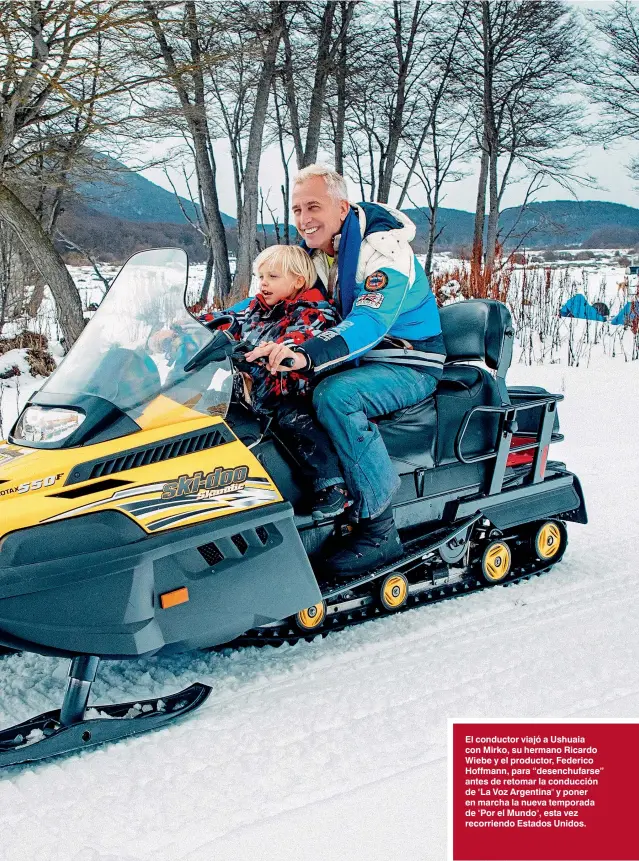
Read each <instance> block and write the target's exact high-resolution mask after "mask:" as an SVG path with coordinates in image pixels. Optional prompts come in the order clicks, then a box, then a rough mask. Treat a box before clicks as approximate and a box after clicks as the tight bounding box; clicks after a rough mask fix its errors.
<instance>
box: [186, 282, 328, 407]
mask: <svg viewBox="0 0 639 861" xmlns="http://www.w3.org/2000/svg"><path fill="white" fill-rule="evenodd" d="M224 313H225V314H228V313H231V314H233V316H234V317H235V319H236V321H237V323H238V326H237V327H233V334H234V335H235V339H236V340H237V341H243V342H244V343H246V344H249V345H250V346H252V347H257V346H258V344H266V343H267V342H268V341H275V342H276V343H278V344H287V345H289V346H293V345H297V344H303V343H304V341H308V339H309V338H313V337H314V336H315V335H317V334H318V333H319V332H322V331H323V330H324V329H330V328H331V326H334V325H335V324H336V323H338V322H339V319H340V318H339V315H338V313H337V309H336V308H335V306H334V305H333V303H332V302H329V301H328V299H326V297H325V296H324V294H323V293H322V292H321V290H319V289H318V288H317V287H309V288H307V289H306V290H303V291H302V292H301V293H298V295H297V296H296V297H295V298H294V299H284V300H282V301H281V302H278V303H277V305H273V306H272V307H270V306H269V305H267V304H266V302H265V301H264V299H263V297H262V295H261V293H258V295H257V296H255V298H254V299H252V300H251V302H250V304H249V305H248V306H247V307H246V308H245V309H244V310H242V311H237V312H234V311H233V309H230V310H229V311H225V312H224ZM216 316H217V315H216V314H203V315H202V316H201V317H200V320H202V321H203V322H209V321H210V320H213V319H214V318H215V317H216ZM248 370H249V373H250V375H251V378H252V380H253V391H252V394H251V399H252V402H253V406H254V407H255V408H256V409H258V410H262V411H269V410H271V409H273V408H274V407H275V406H277V401H278V399H279V398H281V397H282V396H288V395H306V394H308V391H309V379H308V377H307V376H306V374H304V373H299V372H297V371H289V372H288V373H286V374H270V373H269V372H268V371H267V370H266V367H265V364H264V363H262V362H260V363H256V362H251V363H250V364H249V365H248Z"/></svg>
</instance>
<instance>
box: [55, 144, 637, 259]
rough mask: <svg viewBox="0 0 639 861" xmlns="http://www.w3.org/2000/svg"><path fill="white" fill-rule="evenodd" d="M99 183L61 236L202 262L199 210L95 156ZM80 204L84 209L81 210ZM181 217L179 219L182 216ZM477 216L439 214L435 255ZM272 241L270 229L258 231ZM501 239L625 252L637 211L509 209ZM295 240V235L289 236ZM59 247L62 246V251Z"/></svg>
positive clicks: (573, 206)
mask: <svg viewBox="0 0 639 861" xmlns="http://www.w3.org/2000/svg"><path fill="white" fill-rule="evenodd" d="M94 158H96V159H97V163H98V168H97V169H96V171H95V174H96V178H95V179H92V180H91V181H87V180H86V177H82V178H78V180H77V181H76V184H75V191H76V192H77V196H78V197H77V198H76V200H75V201H72V200H69V201H68V203H67V205H66V212H65V217H64V224H63V230H64V232H65V233H66V234H67V235H68V236H69V237H70V238H71V239H72V240H73V241H74V242H76V243H77V244H78V245H79V246H80V247H82V248H85V249H87V250H88V251H90V252H92V253H93V254H95V255H97V256H98V257H101V258H102V259H108V260H113V261H114V262H115V261H117V260H122V259H126V257H127V256H128V255H129V254H132V253H133V252H134V251H136V250H139V249H140V248H148V247H149V246H150V245H162V244H172V245H179V246H180V247H184V248H185V249H187V250H188V251H189V254H190V256H191V257H192V259H193V260H194V261H195V260H197V261H199V260H203V259H205V250H204V246H203V242H202V239H201V237H200V236H199V234H197V233H196V232H195V231H194V230H193V229H192V227H191V226H190V225H189V224H188V221H187V219H186V218H185V216H184V212H186V213H187V214H188V215H189V217H194V215H195V213H196V210H197V207H196V206H194V205H193V203H191V201H189V200H186V199H185V198H179V202H178V199H176V196H175V195H174V194H173V192H170V191H167V190H166V189H164V188H161V187H160V186H159V185H157V184H156V183H154V182H151V181H150V180H148V179H145V177H143V176H140V174H138V173H136V172H135V171H133V170H131V169H130V168H128V167H126V166H125V165H124V164H122V163H121V162H118V161H116V160H115V159H113V158H110V157H109V156H106V155H103V154H94ZM78 200H80V201H82V202H81V203H79V202H78ZM181 207H183V209H184V212H183V211H182V208H181ZM404 212H405V213H406V214H407V215H408V216H409V217H410V218H411V219H412V220H413V221H414V222H415V224H416V227H417V235H416V239H415V243H414V247H415V250H416V251H417V252H418V253H419V252H423V251H425V249H426V242H427V236H428V227H429V222H428V210H427V209H416V208H413V209H405V210H404ZM474 218H475V216H474V213H472V212H467V211H465V210H461V209H448V208H441V209H440V210H439V212H438V220H437V230H438V239H437V244H436V248H437V249H438V250H452V251H456V250H458V249H460V248H465V249H468V248H469V247H470V245H471V244H472V236H473V224H474ZM222 220H223V222H224V225H225V227H226V231H227V240H228V243H229V250H230V252H231V253H235V252H236V249H237V221H236V219H235V218H233V217H231V216H230V215H227V214H226V213H222ZM263 229H264V230H265V231H266V235H267V237H268V240H269V242H274V241H275V231H274V228H273V225H266V226H265V228H262V226H261V225H260V226H258V235H259V236H260V238H261V237H262V230H263ZM499 229H500V236H501V237H502V238H503V241H504V244H505V246H506V247H507V248H514V247H524V248H528V249H530V248H575V247H585V248H606V247H607V248H628V247H631V246H634V245H637V244H639V209H635V208H634V207H632V206H624V205H622V204H619V203H606V202H604V201H599V200H586V201H577V200H552V201H542V202H539V203H530V204H528V206H527V207H525V208H522V207H521V206H517V207H511V208H509V209H505V210H504V211H503V212H502V213H501V216H500V219H499ZM292 234H293V235H295V234H294V230H292ZM61 247H62V246H61Z"/></svg>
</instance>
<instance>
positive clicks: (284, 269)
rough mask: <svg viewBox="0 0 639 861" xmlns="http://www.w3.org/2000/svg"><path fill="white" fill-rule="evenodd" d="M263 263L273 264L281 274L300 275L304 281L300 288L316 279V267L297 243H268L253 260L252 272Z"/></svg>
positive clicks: (257, 272)
mask: <svg viewBox="0 0 639 861" xmlns="http://www.w3.org/2000/svg"><path fill="white" fill-rule="evenodd" d="M265 263H270V264H271V265H272V266H275V267H276V268H277V269H278V270H279V271H280V272H281V274H282V275H288V274H289V273H292V274H293V275H301V276H302V278H303V279H304V281H305V287H302V290H304V289H306V288H308V287H312V286H313V285H314V284H315V281H316V280H317V269H316V268H315V264H314V263H313V261H312V260H311V258H310V256H309V255H308V254H307V253H306V251H304V249H303V248H300V247H299V245H270V246H269V247H268V248H265V249H264V251H261V252H260V253H259V254H258V255H257V257H256V258H255V260H254V262H253V272H254V273H255V274H256V275H259V271H260V269H261V267H262V266H264V264H265Z"/></svg>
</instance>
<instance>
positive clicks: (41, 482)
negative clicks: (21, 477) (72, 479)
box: [0, 472, 64, 496]
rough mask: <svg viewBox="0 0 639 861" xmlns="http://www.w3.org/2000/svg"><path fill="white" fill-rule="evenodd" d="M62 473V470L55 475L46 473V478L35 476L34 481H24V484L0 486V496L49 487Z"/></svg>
mask: <svg viewBox="0 0 639 861" xmlns="http://www.w3.org/2000/svg"><path fill="white" fill-rule="evenodd" d="M63 475H64V473H63V472H59V473H58V474H57V475H47V477H46V478H36V480H35V481H25V483H24V484H19V485H18V486H17V487H6V488H4V489H2V488H0V496H7V495H8V494H9V493H28V492H29V491H30V490H40V488H41V487H51V486H52V485H54V484H55V483H56V481H59V480H60V479H61V478H62V476H63Z"/></svg>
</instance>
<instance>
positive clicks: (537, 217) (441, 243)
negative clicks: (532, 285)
mask: <svg viewBox="0 0 639 861" xmlns="http://www.w3.org/2000/svg"><path fill="white" fill-rule="evenodd" d="M404 212H405V213H406V215H408V217H409V218H411V219H412V220H413V221H414V222H415V224H416V225H417V241H418V242H421V243H423V242H425V237H426V233H427V231H428V215H427V213H428V210H423V209H406V210H404ZM474 219H475V216H474V214H473V213H471V212H464V211H463V210H459V209H445V208H442V209H440V210H439V212H438V216H437V229H438V231H441V232H440V235H439V239H438V242H437V247H438V248H441V249H444V248H446V249H449V248H458V247H460V246H468V245H470V244H471V243H472V235H473V224H474ZM499 231H500V235H501V236H502V237H503V238H504V241H505V245H506V247H510V248H512V247H514V246H522V247H525V248H552V247H554V248H574V247H585V248H602V247H603V248H606V247H608V248H618V247H629V246H631V245H635V244H636V243H637V242H639V209H635V208H634V207H632V206H624V205H623V204H621V203H607V202H605V201H601V200H549V201H541V202H539V203H529V204H528V206H526V207H525V208H523V207H521V206H514V207H510V208H508V209H504V211H503V212H502V213H501V215H500V217H499Z"/></svg>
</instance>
